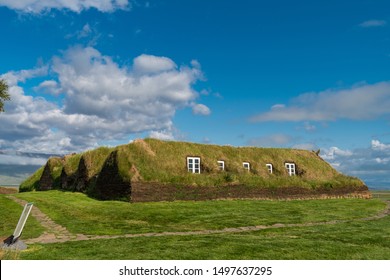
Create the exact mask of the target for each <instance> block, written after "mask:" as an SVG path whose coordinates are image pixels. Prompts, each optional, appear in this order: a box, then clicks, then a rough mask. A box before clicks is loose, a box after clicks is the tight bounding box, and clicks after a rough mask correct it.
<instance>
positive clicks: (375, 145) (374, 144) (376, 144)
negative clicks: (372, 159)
mask: <svg viewBox="0 0 390 280" xmlns="http://www.w3.org/2000/svg"><path fill="white" fill-rule="evenodd" d="M371 148H372V149H373V150H375V151H388V152H390V144H383V143H381V142H380V141H379V140H372V141H371Z"/></svg>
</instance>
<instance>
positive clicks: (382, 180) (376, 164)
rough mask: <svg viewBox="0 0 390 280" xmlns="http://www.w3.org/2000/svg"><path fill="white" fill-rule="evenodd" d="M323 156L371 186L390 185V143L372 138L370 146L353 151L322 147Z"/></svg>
mask: <svg viewBox="0 0 390 280" xmlns="http://www.w3.org/2000/svg"><path fill="white" fill-rule="evenodd" d="M321 157H322V158H323V159H325V160H326V161H328V162H329V163H330V164H331V165H333V166H334V167H335V168H337V169H338V170H339V171H340V172H343V173H345V174H348V175H352V176H358V177H359V178H361V179H363V181H365V182H366V183H367V185H368V186H369V187H374V188H375V187H376V188H379V187H387V188H388V187H390V178H389V176H388V174H389V170H390V144H385V143H381V142H380V141H379V140H372V141H371V146H370V147H366V148H358V149H354V150H352V151H350V150H342V149H340V148H337V147H331V148H322V149H321Z"/></svg>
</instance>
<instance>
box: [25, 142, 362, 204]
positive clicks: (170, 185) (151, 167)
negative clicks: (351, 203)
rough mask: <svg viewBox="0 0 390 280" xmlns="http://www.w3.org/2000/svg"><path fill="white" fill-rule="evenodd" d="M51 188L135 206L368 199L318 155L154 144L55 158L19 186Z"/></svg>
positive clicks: (352, 179) (353, 181)
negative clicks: (231, 200)
mask: <svg viewBox="0 0 390 280" xmlns="http://www.w3.org/2000/svg"><path fill="white" fill-rule="evenodd" d="M222 166H223V170H221V168H222ZM198 173H199V174H198ZM50 189H63V190H69V191H78V192H84V193H87V194H88V195H90V196H92V197H95V198H98V199H103V200H125V201H132V202H137V201H159V200H200V199H219V198H260V199H268V198H321V197H335V196H336V197H345V196H358V197H369V196H370V193H369V192H368V188H367V186H365V184H364V183H363V182H362V181H361V180H359V179H358V178H355V177H350V176H345V175H343V174H341V173H339V172H338V171H336V170H335V169H334V168H333V167H332V166H330V165H329V164H328V163H327V162H325V161H324V160H323V159H322V158H321V157H319V155H318V154H317V153H315V152H310V151H306V150H297V149H280V148H257V147H231V146H217V145H204V144H196V143H187V142H174V141H161V140H156V139H144V140H142V139H139V140H136V141H134V142H133V143H130V144H127V145H122V146H118V147H115V148H107V147H101V148H98V149H95V150H91V151H87V152H84V153H81V154H72V155H67V156H65V157H62V158H59V157H52V158H50V159H49V160H48V161H47V163H46V165H45V166H42V167H41V168H40V169H38V170H37V171H36V172H35V173H34V174H33V175H32V176H31V177H30V178H28V179H27V180H26V181H24V182H23V183H22V184H21V186H20V191H32V190H36V191H41V190H50Z"/></svg>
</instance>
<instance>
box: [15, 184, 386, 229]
mask: <svg viewBox="0 0 390 280" xmlns="http://www.w3.org/2000/svg"><path fill="white" fill-rule="evenodd" d="M17 197H20V198H22V199H25V200H28V201H34V203H35V205H36V206H37V207H38V208H39V209H41V210H42V211H43V212H44V213H46V214H47V215H48V216H50V217H51V218H52V219H53V220H54V221H55V222H57V223H58V224H60V225H63V226H65V227H66V228H67V229H68V230H69V231H70V232H72V233H82V234H88V235H117V234H128V233H145V232H165V231H194V230H207V229H223V228H230V227H241V226H254V225H272V224H275V223H285V224H291V223H293V224H295V223H305V222H319V221H330V220H350V219H355V218H360V217H367V216H370V215H374V214H375V213H377V212H379V211H381V210H383V209H384V207H385V204H384V203H383V202H382V201H380V200H363V199H339V200H336V199H331V200H300V201H299V200H294V201H261V200H216V201H197V202H194V201H186V202H153V203H133V204H132V203H127V202H118V201H97V200H94V199H91V198H89V197H87V196H86V195H84V194H81V193H71V192H61V191H48V192H30V193H21V194H18V195H17Z"/></svg>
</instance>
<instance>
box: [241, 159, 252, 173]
mask: <svg viewBox="0 0 390 280" xmlns="http://www.w3.org/2000/svg"><path fill="white" fill-rule="evenodd" d="M242 167H244V169H245V170H248V171H250V170H251V164H250V163H249V162H247V161H244V162H243V163H242Z"/></svg>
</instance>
